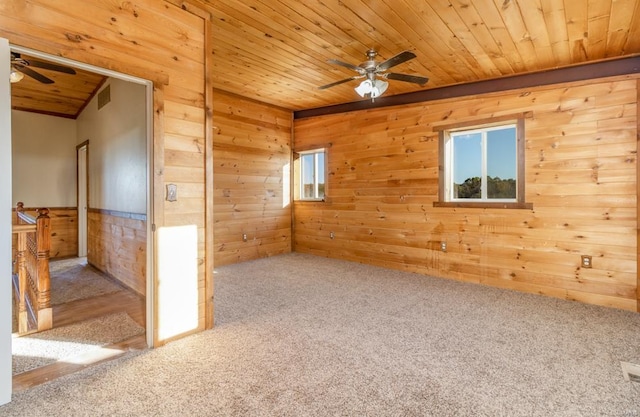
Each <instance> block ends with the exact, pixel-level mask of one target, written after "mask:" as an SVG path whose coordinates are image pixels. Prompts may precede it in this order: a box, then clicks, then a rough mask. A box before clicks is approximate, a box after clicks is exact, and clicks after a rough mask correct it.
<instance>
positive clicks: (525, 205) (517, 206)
mask: <svg viewBox="0 0 640 417" xmlns="http://www.w3.org/2000/svg"><path fill="white" fill-rule="evenodd" d="M433 207H449V208H483V209H486V208H489V209H524V210H531V209H533V203H465V202H458V201H455V202H454V201H434V202H433Z"/></svg>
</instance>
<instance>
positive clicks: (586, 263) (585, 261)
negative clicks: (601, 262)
mask: <svg viewBox="0 0 640 417" xmlns="http://www.w3.org/2000/svg"><path fill="white" fill-rule="evenodd" d="M581 259H582V267H583V268H591V267H592V265H593V262H592V260H591V255H582V256H581Z"/></svg>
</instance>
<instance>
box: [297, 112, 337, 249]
mask: <svg viewBox="0 0 640 417" xmlns="http://www.w3.org/2000/svg"><path fill="white" fill-rule="evenodd" d="M294 120H295V119H294V117H293V112H291V133H290V137H291V139H290V142H289V143H290V148H291V152H290V154H289V204H290V205H291V223H290V226H289V227H290V229H289V230H291V238H290V241H291V243H290V249H291V252H295V251H296V240H295V239H294V238H293V236H294V235H295V227H296V221H295V220H296V219H295V215H296V213H295V212H296V211H295V210H294V209H293V203H294V201H295V195H296V181H295V175H296V171H295V160H294V151H293V149H294V146H295V143H296V134H295V130H296V129H295V122H294ZM329 146H331V145H329ZM325 158H326V155H325ZM326 165H327V164H326V161H325V166H326ZM327 174H328V172H327V173H326V174H325V175H327ZM324 182H325V185H324V186H325V195H326V187H327V183H328V182H329V177H328V175H327V176H325V180H324Z"/></svg>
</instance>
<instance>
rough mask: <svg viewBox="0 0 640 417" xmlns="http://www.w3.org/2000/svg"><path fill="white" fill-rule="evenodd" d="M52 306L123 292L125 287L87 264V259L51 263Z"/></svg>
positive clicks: (71, 259)
mask: <svg viewBox="0 0 640 417" xmlns="http://www.w3.org/2000/svg"><path fill="white" fill-rule="evenodd" d="M49 271H50V274H51V305H52V306H55V305H59V304H64V303H68V302H70V301H75V300H82V299H85V298H90V297H95V296H98V295H104V294H110V293H114V292H116V291H122V290H123V287H121V286H120V285H118V284H117V283H116V282H115V281H112V280H110V279H109V278H107V277H105V276H104V275H103V274H102V273H101V272H100V271H98V270H96V269H95V268H93V267H92V266H90V265H88V264H87V258H70V259H63V260H58V261H51V262H50V264H49Z"/></svg>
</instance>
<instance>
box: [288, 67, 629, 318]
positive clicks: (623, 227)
mask: <svg viewBox="0 0 640 417" xmlns="http://www.w3.org/2000/svg"><path fill="white" fill-rule="evenodd" d="M637 90H638V83H637V81H636V79H635V78H633V77H628V78H625V77H621V78H616V79H603V80H592V81H590V82H588V83H574V84H566V85H557V86H554V87H545V88H537V89H536V88H534V89H527V90H521V91H509V92H504V93H493V94H489V95H485V96H479V97H467V98H460V99H455V100H442V101H436V102H428V103H420V104H414V105H406V106H401V107H389V108H382V109H373V110H367V111H357V112H351V113H343V114H336V115H328V116H321V117H314V118H308V119H300V120H296V121H295V123H294V150H295V149H296V148H303V147H305V146H308V144H328V143H330V144H331V146H330V148H329V150H328V156H327V158H328V171H329V175H328V185H327V189H328V198H327V201H325V202H322V203H307V202H296V203H295V205H294V218H295V223H294V245H295V248H296V251H299V252H307V253H312V254H317V255H321V256H328V257H335V258H341V259H348V260H353V261H359V262H364V263H370V264H375V265H380V266H384V267H390V268H397V269H403V270H407V271H414V272H419V273H423V274H428V275H434V276H439V277H447V278H453V279H458V280H463V281H470V282H474V283H481V284H487V285H492V286H496V287H501V288H511V289H515V290H520V291H525V292H531V293H539V294H544V295H548V296H553V297H558V298H564V299H569V300H578V301H582V302H585V303H591V304H597V305H604V306H611V307H616V308H621V309H626V310H633V311H635V310H637V308H638V303H637V286H638V279H637V243H636V236H637V217H636V215H637V211H636V210H637V179H636V169H637V129H638V111H637V99H638V91H637ZM522 112H532V115H533V116H532V118H530V119H526V121H525V135H526V151H525V166H526V168H525V169H526V173H525V174H526V191H525V192H526V202H528V203H532V204H533V209H531V210H526V209H480V208H445V207H437V208H436V207H433V202H434V201H436V200H437V196H438V135H437V133H435V132H434V131H433V128H434V127H435V126H437V125H439V124H451V123H455V122H465V121H473V120H479V119H486V118H487V117H491V116H501V115H509V114H516V113H522ZM331 231H333V232H334V233H335V239H333V240H331V239H330V238H329V233H330V232H331ZM441 241H446V242H447V252H442V251H441V250H440V242H441ZM581 255H591V256H592V257H593V268H592V269H583V268H581V266H580V261H581Z"/></svg>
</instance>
